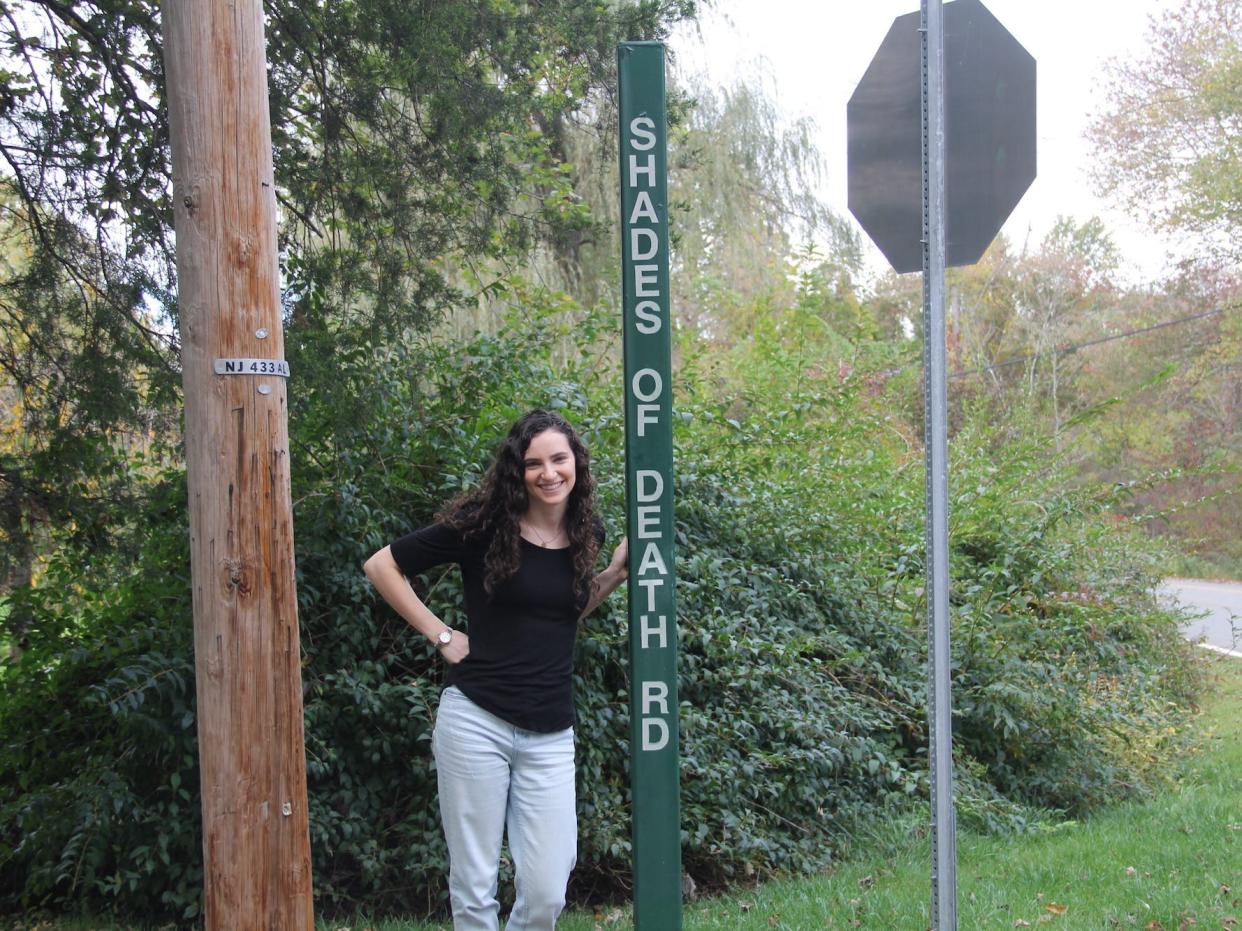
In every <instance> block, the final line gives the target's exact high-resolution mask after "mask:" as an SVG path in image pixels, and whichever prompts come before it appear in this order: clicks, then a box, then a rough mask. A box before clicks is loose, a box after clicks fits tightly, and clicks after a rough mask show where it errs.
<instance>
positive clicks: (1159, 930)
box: [1143, 918, 1164, 931]
mask: <svg viewBox="0 0 1242 931" xmlns="http://www.w3.org/2000/svg"><path fill="white" fill-rule="evenodd" d="M1143 931H1164V925H1162V924H1161V923H1160V922H1158V921H1156V919H1154V918H1153V919H1152V920H1151V921H1149V922H1147V924H1145V925H1143Z"/></svg>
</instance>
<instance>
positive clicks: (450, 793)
mask: <svg viewBox="0 0 1242 931" xmlns="http://www.w3.org/2000/svg"><path fill="white" fill-rule="evenodd" d="M433 747H434V750H435V757H436V772H437V779H438V783H439V787H440V819H441V821H442V822H443V823H444V836H445V839H446V840H447V841H448V849H449V900H450V901H451V903H452V906H453V927H454V929H455V931H496V929H498V928H499V911H500V904H499V902H497V900H496V886H497V872H498V870H499V865H500V842H501V837H502V835H503V833H504V831H505V829H506V827H507V828H508V832H509V854H510V855H511V856H512V857H513V867H514V872H515V877H516V885H517V898H516V900H515V901H514V903H513V912H512V914H510V915H509V922H508V924H507V925H505V928H506V929H507V931H552V929H553V928H554V927H555V926H556V918H557V916H558V915H559V914H560V913H561V909H562V908H564V907H565V886H566V884H567V883H568V882H569V873H570V871H571V870H572V869H573V868H574V863H575V862H576V861H577V855H578V854H577V852H578V821H577V815H576V811H575V804H574V732H573V728H569V729H567V730H563V731H557V732H555V733H552V734H539V733H536V732H534V731H526V730H522V729H521V728H520V727H514V726H513V725H512V724H509V723H507V722H505V721H503V720H501V719H500V718H498V717H496V716H495V715H494V714H491V713H489V712H487V711H484V710H483V709H482V708H480V707H479V706H478V705H476V704H475V703H474V702H472V701H471V700H470V699H468V698H467V697H466V696H465V695H463V694H462V693H461V692H460V691H459V690H458V689H457V688H455V687H453V686H449V687H448V688H447V689H445V690H444V692H443V693H442V694H441V696H440V710H439V713H438V714H437V715H436V726H435V732H434V740H433Z"/></svg>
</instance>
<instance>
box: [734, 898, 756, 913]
mask: <svg viewBox="0 0 1242 931" xmlns="http://www.w3.org/2000/svg"><path fill="white" fill-rule="evenodd" d="M737 907H738V908H740V909H741V910H742V911H744V912H748V911H750V910H751V909H752V908H754V907H755V903H754V902H751V901H750V900H748V899H743V900H742V901H741V902H738V903H737Z"/></svg>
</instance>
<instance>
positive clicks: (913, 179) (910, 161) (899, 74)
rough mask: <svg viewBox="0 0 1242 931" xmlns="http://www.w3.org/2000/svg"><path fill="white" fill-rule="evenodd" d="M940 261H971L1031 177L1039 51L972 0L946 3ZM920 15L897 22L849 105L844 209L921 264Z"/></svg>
mask: <svg viewBox="0 0 1242 931" xmlns="http://www.w3.org/2000/svg"><path fill="white" fill-rule="evenodd" d="M944 86H945V91H944V93H945V102H944V116H945V119H944V122H945V159H946V163H945V211H946V212H945V231H946V234H947V242H946V245H945V261H946V264H948V265H970V264H973V263H974V262H977V261H979V258H980V256H982V255H983V252H984V250H985V249H987V247H988V245H989V244H990V243H991V242H992V240H993V238H995V236H996V233H997V232H998V231H999V230H1000V228H1001V226H1002V224H1004V222H1005V219H1006V218H1007V217H1008V216H1009V214H1010V212H1012V210H1013V208H1014V207H1015V206H1017V203H1018V201H1019V200H1021V199H1022V195H1023V194H1024V193H1026V189H1027V188H1028V187H1030V185H1031V182H1032V181H1034V180H1035V59H1034V58H1032V57H1031V55H1030V54H1029V53H1028V52H1027V51H1026V49H1024V48H1023V47H1022V46H1021V45H1020V44H1018V41H1017V40H1016V39H1014V37H1013V36H1012V35H1010V34H1009V32H1008V30H1006V29H1005V27H1004V26H1002V25H1001V24H1000V22H999V21H998V20H997V19H996V17H995V16H993V15H992V14H991V13H990V12H988V10H987V9H986V8H985V7H984V5H983V4H982V3H980V2H979V0H953V2H952V3H946V4H945V5H944ZM921 101H922V63H921V50H920V43H919V14H918V13H910V14H907V15H905V16H899V17H897V18H896V19H895V20H893V25H892V27H891V28H890V29H889V31H888V35H887V36H885V37H884V41H883V42H882V43H880V48H879V50H878V51H877V52H876V54H875V57H874V58H873V59H872V60H871V64H870V65H869V66H868V67H867V72H866V74H864V75H863V77H862V80H861V81H859V82H858V87H857V88H856V89H855V91H854V96H852V97H851V98H850V102H849V106H848V108H847V111H846V123H847V128H848V139H849V206H850V212H851V213H853V214H854V216H855V218H856V219H857V220H858V222H859V223H860V224H861V225H862V228H863V229H864V230H866V231H867V235H869V236H870V237H871V239H872V240H873V241H874V242H875V244H876V245H877V246H879V248H880V251H881V252H883V253H884V256H885V258H887V259H888V261H889V263H890V264H891V265H892V266H893V268H894V269H895V270H896V271H898V272H914V271H919V270H920V269H921V268H922V267H923V244H922V239H923V186H922V177H923V152H922V147H923V129H922V120H921V113H922V103H921Z"/></svg>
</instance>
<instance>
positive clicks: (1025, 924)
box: [1013, 918, 1031, 928]
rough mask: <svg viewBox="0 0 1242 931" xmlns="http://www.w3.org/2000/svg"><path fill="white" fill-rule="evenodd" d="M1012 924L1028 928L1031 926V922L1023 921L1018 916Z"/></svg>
mask: <svg viewBox="0 0 1242 931" xmlns="http://www.w3.org/2000/svg"><path fill="white" fill-rule="evenodd" d="M1013 926H1014V927H1015V928H1029V927H1030V926H1031V923H1030V922H1029V921H1023V920H1022V919H1021V918H1019V919H1018V920H1017V921H1015V922H1014V923H1013Z"/></svg>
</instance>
